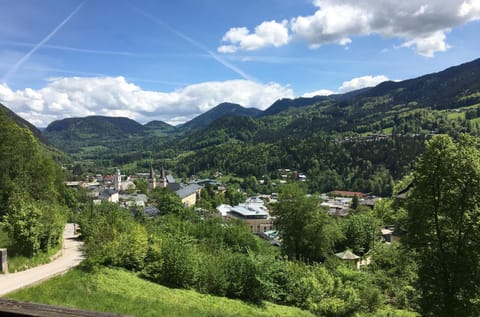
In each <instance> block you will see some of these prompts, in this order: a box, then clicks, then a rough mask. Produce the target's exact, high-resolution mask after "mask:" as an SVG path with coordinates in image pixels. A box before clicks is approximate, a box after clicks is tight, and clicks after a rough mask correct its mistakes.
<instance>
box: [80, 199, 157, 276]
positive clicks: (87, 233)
mask: <svg viewBox="0 0 480 317" xmlns="http://www.w3.org/2000/svg"><path fill="white" fill-rule="evenodd" d="M92 211H93V214H89V213H88V212H84V213H83V214H82V216H81V217H80V221H79V222H80V227H81V228H82V235H83V236H84V238H85V253H86V255H87V260H86V262H85V265H86V266H89V267H95V266H97V265H106V266H118V267H125V268H127V269H131V270H140V269H142V268H143V266H144V260H145V257H146V255H147V250H148V236H147V232H146V230H145V228H144V227H143V226H142V225H140V224H139V223H136V222H135V221H134V220H133V218H132V216H131V215H130V214H129V213H128V211H127V210H125V209H122V208H120V207H118V206H117V205H115V204H109V203H103V204H101V205H99V206H95V207H94V209H93V210H92Z"/></svg>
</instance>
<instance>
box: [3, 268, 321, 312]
mask: <svg viewBox="0 0 480 317" xmlns="http://www.w3.org/2000/svg"><path fill="white" fill-rule="evenodd" d="M6 297H7V298H10V299H16V300H20V301H27V302H36V303H43V304H50V305H59V306H68V307H76V308H81V309H85V310H93V311H103V312H112V313H119V314H127V315H133V316H182V317H183V316H195V317H197V316H198V317H202V316H209V317H214V316H230V317H233V316H254V317H255V316H259V317H260V316H278V317H281V316H299V317H302V316H310V317H313V315H312V314H311V313H309V312H306V311H302V310H300V309H297V308H293V307H287V306H279V305H274V304H271V303H264V305H262V306H261V307H259V306H255V305H251V304H246V303H244V302H242V301H240V300H231V299H227V298H224V297H215V296H210V295H204V294H200V293H197V292H195V291H191V290H179V289H170V288H167V287H164V286H161V285H157V284H155V283H151V282H148V281H145V280H143V279H141V278H138V277H137V276H136V275H135V274H134V273H131V272H127V271H122V270H116V269H108V268H102V269H99V270H98V271H96V272H95V273H88V272H85V271H82V270H81V269H74V270H72V271H70V272H68V273H67V274H65V275H62V276H57V277H55V278H52V279H50V280H48V281H46V282H44V283H42V284H39V285H36V286H33V287H31V288H27V289H23V290H19V291H17V292H15V293H11V294H9V295H7V296H6Z"/></svg>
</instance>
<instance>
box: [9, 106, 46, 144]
mask: <svg viewBox="0 0 480 317" xmlns="http://www.w3.org/2000/svg"><path fill="white" fill-rule="evenodd" d="M0 111H1V112H3V113H5V114H6V115H7V116H8V117H9V118H10V119H11V120H13V121H14V122H15V123H16V124H17V125H18V126H20V127H22V128H27V129H28V130H30V132H32V134H33V135H34V136H35V137H36V138H37V139H38V140H39V141H40V142H42V143H43V144H45V145H49V142H48V140H47V138H46V137H44V136H43V135H42V132H40V130H38V129H37V128H36V127H35V126H34V125H33V124H31V123H30V122H28V121H27V120H25V119H23V118H22V117H20V116H19V115H17V114H16V113H15V112H13V111H12V110H10V109H8V108H7V107H5V106H4V105H2V104H1V103H0Z"/></svg>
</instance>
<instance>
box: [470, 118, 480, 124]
mask: <svg viewBox="0 0 480 317" xmlns="http://www.w3.org/2000/svg"><path fill="white" fill-rule="evenodd" d="M470 123H480V118H475V119H471V120H470Z"/></svg>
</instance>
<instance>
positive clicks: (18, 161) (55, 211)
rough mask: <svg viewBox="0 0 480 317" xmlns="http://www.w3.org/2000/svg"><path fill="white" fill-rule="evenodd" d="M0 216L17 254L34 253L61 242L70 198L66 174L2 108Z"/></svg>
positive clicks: (44, 250) (47, 249)
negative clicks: (65, 206) (66, 188)
mask: <svg viewBox="0 0 480 317" xmlns="http://www.w3.org/2000/svg"><path fill="white" fill-rule="evenodd" d="M0 126H2V129H1V131H0V140H1V142H0V170H1V171H2V173H1V174H0V218H2V217H3V221H4V230H5V231H6V232H7V233H8V236H9V240H10V246H11V247H12V248H14V250H15V252H16V254H18V255H23V256H32V255H34V254H36V253H37V252H39V251H43V252H47V251H49V250H50V249H51V248H54V247H56V246H57V245H58V243H59V242H60V240H61V237H62V232H63V228H64V224H65V215H64V212H63V211H62V208H61V207H60V205H63V204H65V202H66V201H67V198H66V196H64V194H65V187H64V185H63V173H62V172H61V170H60V168H59V167H58V166H56V165H55V163H54V161H53V160H52V159H51V157H49V156H48V154H46V153H45V152H44V150H43V149H42V148H41V147H40V146H39V144H38V142H37V140H36V139H35V138H34V136H33V134H32V133H31V131H30V130H28V129H24V128H21V127H20V126H18V125H17V124H16V123H15V122H14V121H12V120H11V119H10V118H9V117H8V115H7V114H6V113H5V112H4V111H3V109H0Z"/></svg>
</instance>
